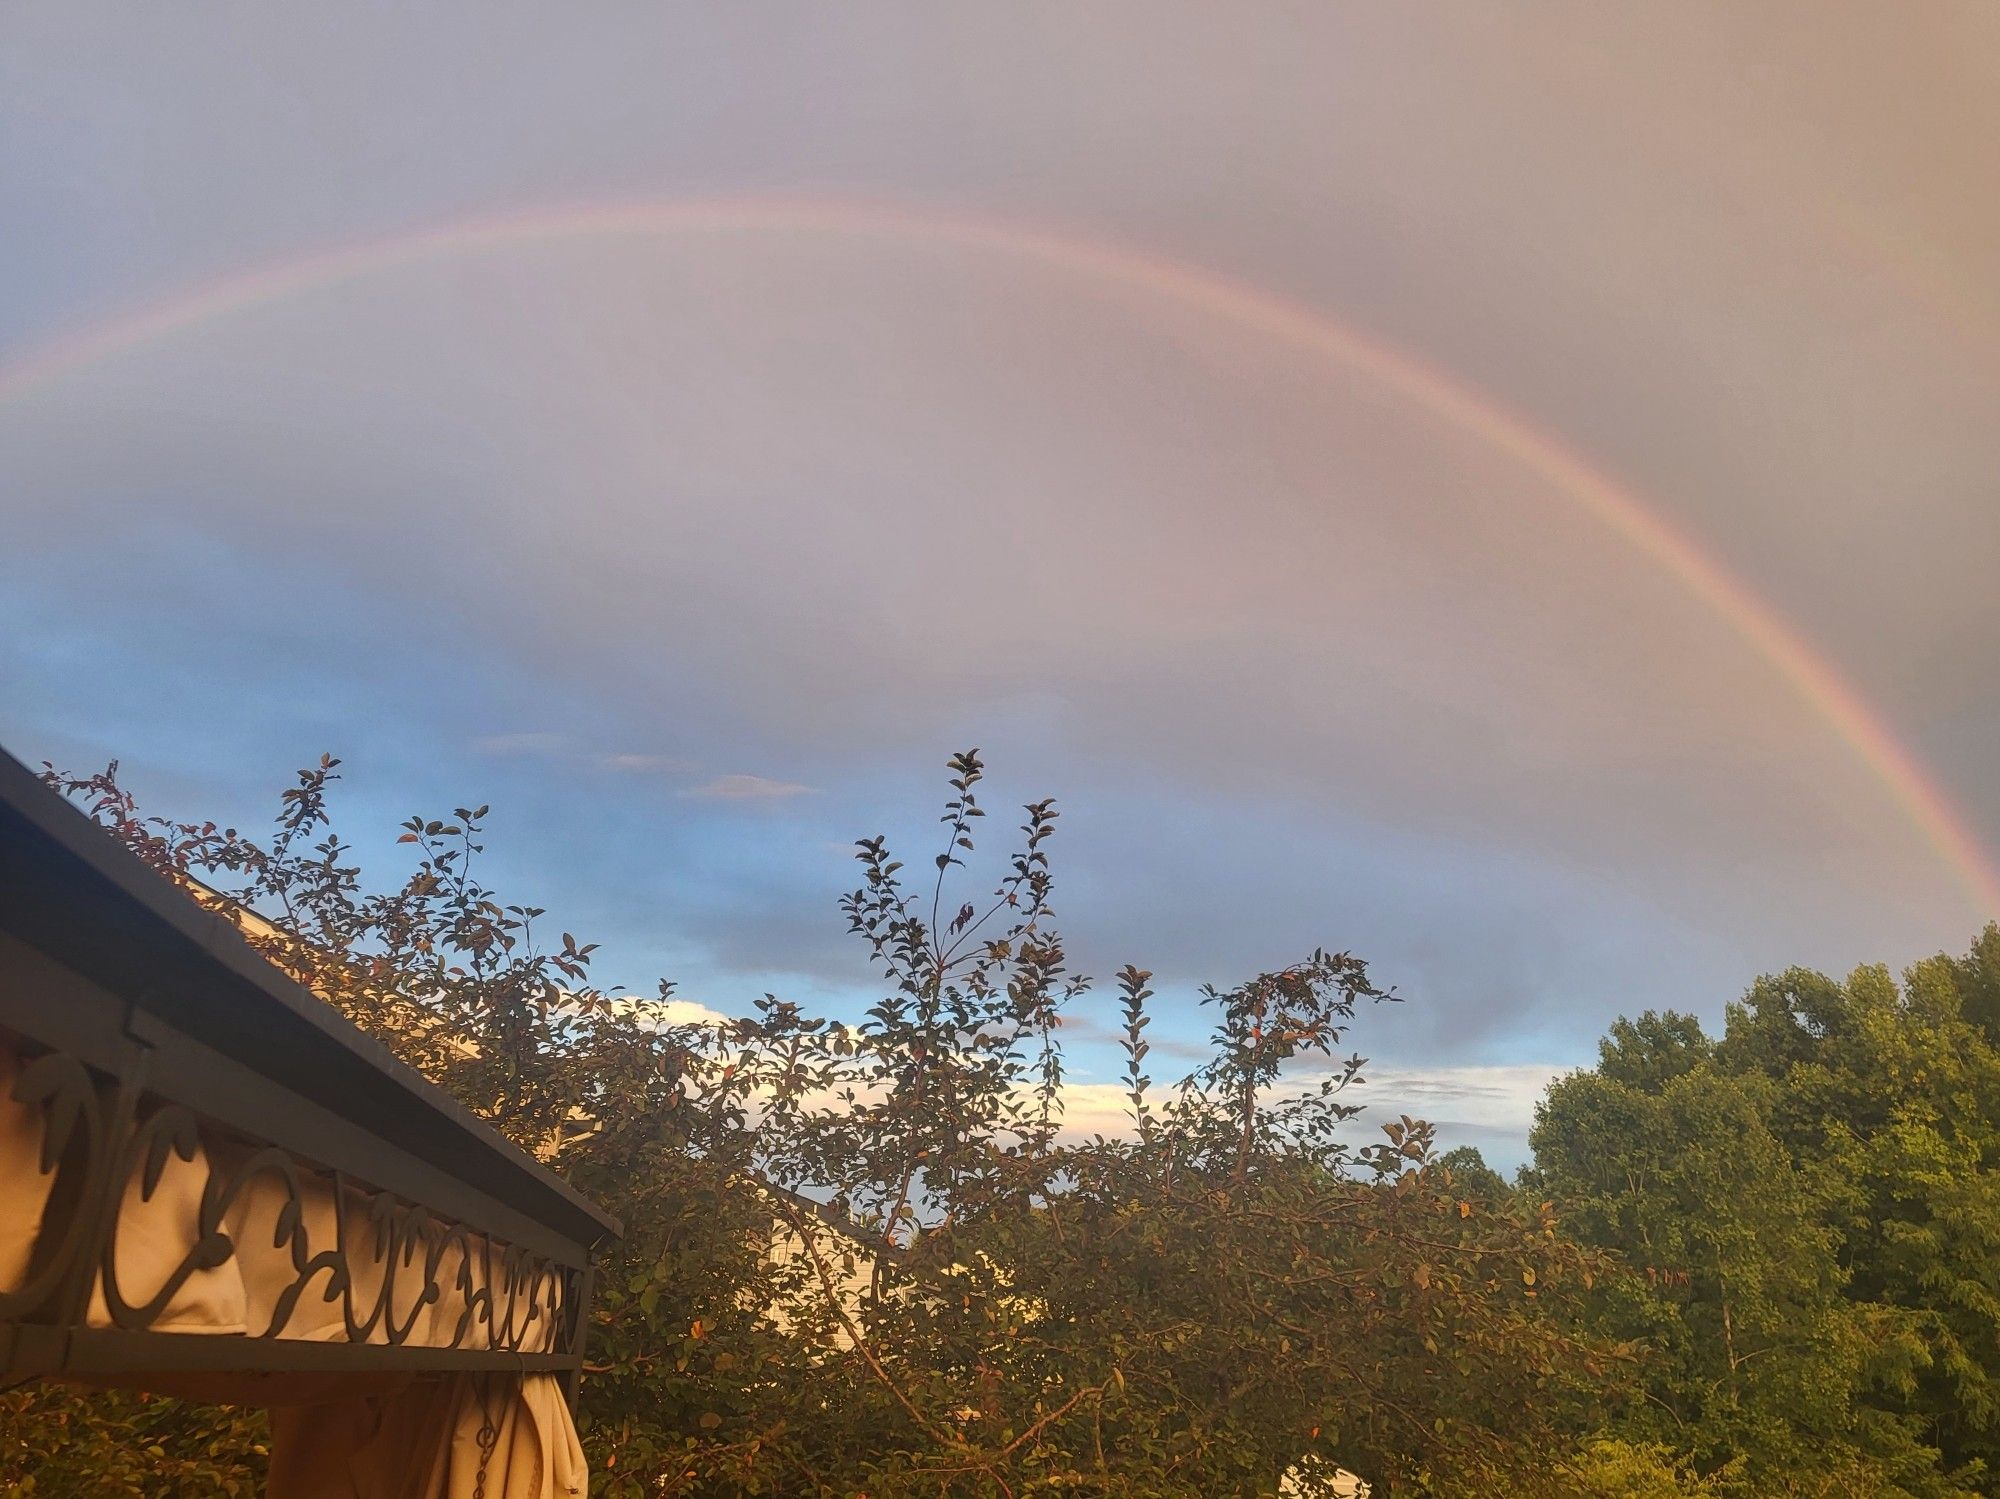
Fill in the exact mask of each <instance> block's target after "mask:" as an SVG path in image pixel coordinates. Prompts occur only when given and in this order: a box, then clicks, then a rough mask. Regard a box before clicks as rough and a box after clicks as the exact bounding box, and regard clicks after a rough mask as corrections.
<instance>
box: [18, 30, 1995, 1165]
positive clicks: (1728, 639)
mask: <svg viewBox="0 0 2000 1499" xmlns="http://www.w3.org/2000/svg"><path fill="white" fill-rule="evenodd" d="M1996 48H2000V12H1996V11H1995V10H1993V9H1992V8H1990V7H1986V6H1982V5H1947V4H1933V5H1929V6H1926V7H1923V8H1922V9H1921V10H1918V11H1914V12H1913V11H1909V10H1904V9H1901V8H1888V7H1880V6H1849V5H1844V4H1826V3H1818V0H1816V3H1813V4H1810V5H1806V4H1799V5H1781V4H1772V3H1759V4H1752V5H1740V4H1729V5H1723V4H1712V5H1702V4H1696V5H1686V6H1675V7H1671V8H1668V7H1643V8H1640V7H1619V8H1612V7H1600V6H1594V5H1580V4H1579V5H1569V4H1559V3H1549V4H1544V5H1540V6H1536V7H1532V8H1522V7H1516V6H1511V5H1497V4H1481V5H1446V4H1440V5H1432V6H1426V7H1421V8H1415V7H1410V8H1406V7H1375V6H1359V5H1350V6H1338V5H1337V6H1320V5H1314V6H1302V5H1258V4H1252V5H1237V6H1230V7H1216V6H1207V5H1196V4H1189V5H1160V4H1149V5H1146V6H1134V5H1122V4H1111V3H1107V4H1099V5H1092V6H1087V7H1076V6H1030V5H1016V6H1008V7H936V6H915V5H899V6H886V5H874V4H860V5H851V6H843V7H839V8H833V9H830V8H825V7H803V6H797V7H793V6H771V5H759V4H747V5H745V4H729V5H720V4H692V5H678V6H651V7H637V6H632V7H597V8H591V7H585V8H576V7H563V8H559V9H556V8H550V7H546V6H529V5H511V4H507V3H495V0H483V3H481V4H480V5H478V6H476V7H474V6H457V5H451V4H440V5H434V6H427V7H423V8H421V11H420V12H410V11H408V9H407V8H403V7H389V6H369V5H357V6H348V7H340V8H336V9H324V8H322V9H319V10H311V9H308V8H305V7H296V6H282V5H281V6H272V5H249V4H244V5H218V4H193V5H187V6H177V7H173V8H171V9H152V10H148V9H144V8H140V9H133V8H129V7H127V8H113V7H109V6H102V5H93V4H83V5H77V4H68V3H63V4H58V3H41V0H25V3H19V4H14V5H11V6H9V7H7V8H6V10H5V12H4V14H0V474H4V475H5V480H4V486H0V744H4V745H5V747H6V748H7V749H8V750H9V751H10V752H11V753H13V754H14V755H15V756H17V757H18V758H21V759H23V760H25V761H29V762H31V763H35V762H40V761H42V760H52V761H55V762H56V763H58V764H60V765H63V766H65V767H67V768H76V769H82V768H89V767H95V766H98V765H101V764H102V763H103V762H104V761H106V760H108V759H111V758H114V757H115V758H117V759H118V760H119V761H120V762H121V764H122V767H123V773H124V775H125V777H126V778H127V780H128V781H129V782H130V783H131V784H132V785H133V786H134V787H135V788H136V789H137V790H138V791H139V792H140V793H141V794H142V796H143V797H144V799H145V800H146V801H147V802H148V803H149V804H150V805H151V806H153V807H154V808H155V809H156V810H160V811H168V812H173V813H175V814H178V815H187V816H202V817H210V816H212V817H215V818H217V819H218V820H233V821H242V822H246V823H254V822H257V821H259V820H261V819H263V818H265V817H266V816H268V815H269V812H270V810H271V809H272V807H273V805H274V799H275V796H276V793H277V791H278V789H279V788H280V787H281V786H282V785H283V784H284V783H285V782H286V781H287V779H288V778H289V775H290V772H291V770H292V769H293V768H294V767H296V766H298V765H301V764H304V763H306V762H307V761H308V760H311V759H315V758H317V756H318V755H319V754H320V753H321V752H322V751H331V752H333V753H335V754H338V755H340V756H341V757H343V759H344V761H345V764H344V766H343V770H344V773H345V779H344V781H343V782H342V785H341V789H340V796H339V799H338V802H337V809H338V813H339V821H340V823H341V825H342V828H343V830H344V831H345V832H346V834H347V835H348V836H349V837H352V838H354V839H356V841H357V842H358V843H359V844H360V846H361V847H362V849H363V851H364V853H365V854H366V855H367V856H368V857H369V860H370V862H371V864H373V865H375V866H376V867H377V868H380V869H382V870H384V871H391V870H394V869H395V868H396V867H397V866H396V864H395V860H396V859H397V858H398V854H397V852H396V850H395V847H394V844H393V838H394V834H395V824H396V823H397V822H399V821H400V820H401V819H402V818H404V817H406V816H408V815H410V814H412V813H414V812H419V811H422V812H425V813H426V814H433V813H437V812H442V811H448V810H449V809H450V808H451V807H452V806H455V805H469V804H475V803H479V802H486V803H490V804H491V805H492V807H493V809H494V811H493V814H492V817H491V820H490V833H491V836H490V838H489V840H488V853H487V855H486V858H487V861H488V862H487V868H488V873H489V875H490V878H491V881H492V883H494V884H495V885H497V886H498V887H500V888H501V889H502V890H503V892H505V893H507V894H508V895H509V896H510V897H512V898H516V899H520V900H524V901H530V902H532V903H534V904H538V905H542V906H546V907H547V908H549V909H550V911H551V912H552V913H554V914H555V915H556V916H557V917H559V918H560V919H561V921H562V923H563V925H565V926H566V927H568V928H569V929H570V930H572V931H575V932H576V933H578V934H579V936H581V937H584V938H586V939H588V940H595V941H598V942H600V943H601V944H602V947H601V949H600V956H599V973H600V977H602V978H603V979H604V980H605V981H607V982H615V983H623V984H625V985H628V986H629V987H631V988H633V989H636V990H640V991H650V990H651V988H652V986H653V984H654V981H655V980H656V979H657V978H658V977H660V976H663V975H664V976H668V977H671V978H673V979H674V980H675V981H676V982H677V983H678V984H679V986H680V992H681V993H682V994H683V995H685V996H687V997H688V998H689V999H690V1000H692V1001H695V1002H697V1003H700V1004H702V1005H706V1006H708V1007H710V1008H712V1009H714V1010H717V1011H720V1012H723V1013H731V1014H733V1013H743V1012H744V1011H746V1010H747V1008H748V1005H749V1004H750V1002H751V1000H752V999H754V997H755V996H757V995H758V994H761V993H763V992H765V991H767V990H769V991H775V992H778V993H781V994H783V995H785V996H786V997H790V998H794V999H798V1000H800V1001H801V1002H804V1003H807V1004H809V1005H812V1006H817V1007H824V1008H825V1009H827V1010H830V1011H833V1012H835V1013H853V1012H855V1011H857V1010H858V1008H859V1007H860V1006H862V1005H864V1004H865V1003H866V1002H867V998H868V980H869V975H868V972H867V969H866V966H865V963H864V961H863V959H864V956H865V954H863V953H862V952H861V951H860V950H859V949H858V948H857V947H856V945H855V943H854V941H853V939H851V938H848V937H847V936H846V935H845V932H844V930H843V923H842V921H841V919H840V918H839V916H838V913H837V910H836V905H835V903H836V900H837V897H838V896H839V895H840V894H841V893H842V892H843V891H844V890H846V889H847V888H849V885H850V883H851V882H852V880H853V879H854V877H855V873H854V871H855V866H854V865H853V864H852V861H851V855H852V845H853V841H854V840H855V839H857V838H860V837H863V836H869V835H874V834H877V833H883V834H887V835H889V836H890V838H891V840H892V842H893V843H895V844H896V845H897V846H898V847H899V848H900V849H902V850H903V851H904V852H905V855H906V857H910V859H911V862H912V863H913V864H919V863H926V862H927V861H928V859H929V857H930V855H931V853H932V852H934V850H933V849H932V848H931V844H932V843H933V842H934V841H935V839H936V836H937V825H936V822H935V816H936V810H937V804H938V803H939V802H940V801H941V800H942V798H943V795H944V785H943V777H944V772H943V764H944V761H945V759H946V758H947V757H948V756H949V755H950V754H951V753H952V752H953V751H955V750H958V749H961V748H965V747H969V746H978V747H980V748H981V750H982V751H983V752H984V754H985V757H986V759H987V761H988V762H989V765H990V767H991V772H990V778H989V780H988V782H987V783H986V787H985V790H986V793H987V802H988V805H989V806H991V807H993V808H994V809H995V815H993V816H991V817H989V819H988V822H987V838H986V840H985V841H984V842H983V843H982V846H981V849H980V850H979V856H980V858H981V859H985V858H988V857H991V858H993V859H995V860H997V859H999V858H1000V857H1001V856H1002V855H1003V854H1004V852H1005V848H1004V844H1005V836H1004V835H1005V834H1006V833H1007V832H1009V831H1010V830H1011V828H1012V826H1013V824H1012V821H1011V820H1010V819H1009V818H1007V817H1005V816H1002V815H999V814H1000V813H1001V812H1002V811H1004V810H1005V809H1006V808H1008V807H1010V806H1016V805H1018V804H1019V803H1021V802H1024V801H1027V800H1030V799H1037V798H1040V797H1043V796H1053V797H1055V798H1056V799H1057V803H1058V806H1059V807H1060V808H1061V809H1062V814H1063V815H1062V821H1061V829H1062V831H1061V834H1060V836H1059V837H1058V839H1057V843H1056V850H1055V862H1056V874H1057V882H1058V883H1057V909H1058V912H1059V915H1060V918H1061V924H1062V926H1063V929H1064V931H1065V933H1066V935H1067V936H1068V939H1069V943H1070V948H1071V952H1072V954H1073V956H1074V958H1075V960H1076V964H1077V966H1078V967H1080V968H1081V969H1083V970H1084V971H1086V972H1090V973H1094V974H1097V975H1100V976H1105V977H1106V978H1107V979H1108V975H1110V974H1111V973H1112V972H1113V971H1115V970H1116V969H1117V968H1118V967H1119V966H1120V965H1122V964H1124V963H1126V962H1135V963H1138V964H1140V965H1141V966H1144V967H1147V968H1150V969H1152V970H1154V971H1155V972H1156V973H1157V974H1158V975H1159V977H1158V980H1157V985H1158V987H1159V989H1160V991H1161V994H1160V999H1159V1001H1158V1004H1159V1006H1160V1010H1159V1019H1158V1020H1157V1022H1156V1024H1155V1027H1154V1030H1153V1032H1152V1035H1153V1037H1154V1038H1155V1041H1156V1045H1157V1046H1158V1047H1159V1051H1158V1053H1156V1056H1155V1059H1154V1060H1155V1062H1156V1064H1157V1063H1159V1062H1161V1061H1162V1060H1169V1061H1175V1062H1178V1063H1179V1064H1180V1065H1191V1059H1192V1057H1193V1056H1194V1055H1195V1048H1196V1047H1197V1046H1198V1043H1199V1042H1200V1040H1201V1037H1202V1035H1203V1033H1204V1031H1205V1028H1206V1022H1205V1020H1204V1017H1203V1014H1202V1011H1201V1007H1200V1005H1199V1003H1198V990H1199V987H1200V986H1201V985H1202V984H1204V983H1215V984H1218V985H1227V984H1229V983H1231V982H1234V981H1237V980H1240V979H1242V978H1246V977H1248V976H1249V975H1251V974H1253V973H1255V972H1257V971H1259V970H1261V969H1267V968H1272V967H1279V966H1283V965H1284V964H1286V963H1288V962H1289V961H1291V960H1293V959H1295V958H1297V957H1300V956H1303V955H1304V954H1305V953H1307V952H1310V951H1311V950H1312V949H1313V948H1314V947H1316V946H1325V947H1327V948H1330V949H1344V950H1351V951H1354V952H1356V953H1358V954H1360V955H1361V956H1363V957H1365V958H1367V959H1368V960H1369V962H1370V963H1371V965H1372V966H1373V971H1374V974H1375V976H1376V978H1377V979H1378V981H1380V982H1383V983H1385V984H1392V985H1394V986H1395V988H1396V990H1397V992H1398V994H1399V995H1400V996H1401V998H1402V999H1403V1001H1404V1002H1403V1003H1401V1004H1398V1005H1394V1006H1388V1007H1382V1008H1379V1009H1375V1010H1371V1011H1369V1012H1365V1013H1364V1014H1363V1015H1362V1016H1360V1017H1359V1020H1358V1023H1357V1025H1356V1027H1355V1030H1354V1033H1353V1036H1352V1041H1353V1044H1354V1046H1355V1047H1356V1048H1358V1049H1359V1050H1361V1051H1362V1052H1363V1053H1364V1054H1367V1055H1369V1056H1370V1057H1372V1058H1374V1059H1376V1061H1375V1065H1374V1066H1372V1067H1371V1068H1370V1069H1369V1070H1368V1072H1367V1074H1366V1075H1367V1076H1368V1077H1369V1078H1370V1081H1369V1083H1368V1084H1367V1085H1366V1088H1365V1089H1364V1095H1365V1096H1364V1101H1366V1102H1368V1103H1369V1104H1370V1111H1371V1114H1376V1115H1380V1114H1385V1113H1386V1114H1394V1113H1396V1112H1403V1111H1408V1112H1412V1113H1422V1114H1425V1115H1427V1116H1429V1117H1431V1118H1434V1119H1436V1120H1438V1121H1439V1123H1440V1134H1441V1136H1442V1138H1443V1139H1444V1141H1445V1143H1446V1144H1456V1143H1475V1144H1479V1145H1480V1146H1481V1147H1482V1148H1483V1149H1485V1150H1486V1151H1487V1152H1488V1154H1489V1156H1491V1157H1493V1158H1494V1159H1496V1160H1499V1161H1502V1162H1513V1161H1517V1160H1519V1159H1520V1157H1521V1154H1522V1151H1523V1141H1524V1139H1525V1135H1526V1131H1527V1128H1528V1124H1529V1121H1530V1117H1531V1113H1532V1107H1533V1102H1534V1099H1535V1097H1536V1096H1537V1094H1538V1092H1539V1090H1540V1088H1541V1087H1542V1086H1543V1084H1544V1083H1545V1082H1546V1080H1547V1079H1548V1078H1549V1077H1550V1076H1551V1075H1553V1074H1555V1073H1557V1072H1560V1071H1562V1070H1564V1069H1566V1068H1569V1067H1574V1066H1578V1065H1584V1064H1587V1063H1588V1062H1589V1061H1590V1060H1591V1059H1592V1057H1593V1056H1594V1050H1595V1040H1596V1038H1597V1037H1598V1036H1599V1035H1600V1034H1602V1032H1603V1030H1604V1029H1605V1027H1606V1026H1607V1025H1608V1024H1609V1023H1610V1022H1611V1021H1612V1020H1613V1019H1614V1018H1615V1017H1617V1016H1618V1015H1620V1014H1625V1013H1634V1012H1637V1011H1639V1010H1642V1009H1646V1008H1655V1007H1667V1006H1671V1007H1675V1008H1679V1009H1683V1010H1692V1011H1694V1012H1695V1013H1697V1014H1700V1015H1702V1016H1703V1017H1704V1018H1705V1019H1708V1020H1710V1021H1719V1019H1720V1017H1721V1015H1722V1013H1723V1009H1724V1007H1725V1005H1726V1004H1727V1003H1728V1002H1729V1001H1730V1000H1731V999H1733V998H1735V997H1736V996H1738V995H1739V994H1740V993H1741V992H1742V991H1743V989H1744V988H1746V987H1747V985H1748V984H1749V982H1750V981H1751V980H1752V979H1753V978H1754V977H1755V976H1756V975H1757V974H1759V973H1761V972H1768V971H1774V970H1777V969H1781V968H1784V967H1787V966H1790V965H1792V964H1805V965H1808V966H1813V967H1817V968H1820V969H1823V970H1827V971H1832V972H1836V973H1838V972H1844V971H1846V970H1847V969H1848V968H1850V967H1852V966H1853V965H1855V964H1857V963H1861V962H1878V961H1879V962H1887V963H1889V964H1891V965H1892V966H1896V967H1900V966H1902V965H1905V964H1907V963H1909V962H1911V961H1913V960H1915V959H1916V958H1918V957H1921V956H1923V955H1925V954H1927V953H1930V952H1934V951H1937V950H1940V949H1950V950H1959V949H1962V948H1963V947H1964V946H1965V945H1966V944H1967V942H1968V940H1969V939H1970V938H1971V936H1972V935H1973V934H1974V932H1975V931H1976V930H1977V929H1978V927H1979V926H1980V925H1981V924H1982V923H1983V922H1984V921H1985V920H1987V919H1990V918H1992V917H1994V916H1995V915H2000V894H1996V892H2000V877H1996V875H1995V872H1994V871H1995V865H1996V853H2000V777H1996V776H1995V775H1994V773H1993V767H1994V765H1995V764H1996V763H2000V692H1996V691H1995V687H1994V683H1995V679H1996V673H1995V669H1994V663H1995V662H1996V660H2000V589H1996V588H1995V587H1994V586H1993V584H1994V577H1995V570H1996V569H1995V563H1996V559H2000V503H1996V494H1995V487H1994V486H1995V480H1994V475H1995V474H1996V473H2000V278H1996V276H1995V275H1994V267H1995V266H1996V264H2000V196H1996V195H1995V194H1994V193H1993V192H1992V190H1991V185H1992V183H1993V182H1994V181H1995V180H1996V179H2000V89H1996V88H1994V87H1993V86H1992V83H1993V79H1992V63H1991V59H1992V58H1993V57H1994V56H1995V55H2000V53H1996ZM969 878H972V879H974V880H975V882H976V881H978V880H983V879H986V878H988V875H987V872H986V870H985V868H984V867H983V866H979V865H976V866H975V868H974V869H973V870H972V871H971V873H970V875H969ZM1109 988H1110V986H1109V984H1108V982H1106V983H1104V984H1103V985H1101V986H1100V988H1099V989H1098V990H1097V991H1094V992H1093V993H1092V994H1091V995H1089V996H1086V998H1085V999H1084V1000H1083V1001H1081V1002H1080V1004H1079V1007H1078V1015H1077V1020H1078V1023H1077V1025H1076V1026H1075V1027H1074V1029H1073V1031H1072V1033H1071V1034H1072V1038H1073V1039H1072V1045H1071V1060H1072V1065H1073V1068H1074V1075H1075V1076H1076V1078H1077V1081H1078V1088H1077V1091H1076V1093H1075V1095H1074V1103H1073V1108H1074V1111H1075V1117H1076V1118H1077V1119H1078V1120H1079V1121H1084V1122H1092V1123H1094V1122H1097V1121H1099V1120H1100V1119H1101V1120H1103V1121H1105V1122H1106V1123H1107V1127H1108V1126H1109V1125H1110V1124H1112V1123H1115V1114H1114V1113H1113V1112H1112V1110H1111V1106H1110V1105H1109V1103H1108V1102H1107V1098H1106V1095H1107V1093H1108V1089H1107V1088H1106V1086H1105V1085H1106V1084H1108V1083H1109V1082H1110V1080H1111V1079H1112V1078H1113V1077H1114V1076H1115V1073H1116V1071H1117V1067H1118V1060H1117V1057H1116V1056H1115V1054H1114V1053H1113V1052H1111V1051H1110V1050H1109V1049H1108V1047H1107V1045H1106V1043H1105V1041H1104V1040H1103V1039H1102V1037H1103V1034H1104V1032H1105V1029H1106V1028H1107V1027H1108V1026H1110V1025H1111V1024H1112V1022H1113V1020H1114V1018H1115V1008H1114V1004H1113V1001H1112V998H1111V996H1110V993H1109ZM1154 1070H1155V1071H1156V1073H1157V1072H1161V1071H1163V1069H1162V1068H1161V1067H1160V1066H1158V1065H1156V1066H1155V1069H1154Z"/></svg>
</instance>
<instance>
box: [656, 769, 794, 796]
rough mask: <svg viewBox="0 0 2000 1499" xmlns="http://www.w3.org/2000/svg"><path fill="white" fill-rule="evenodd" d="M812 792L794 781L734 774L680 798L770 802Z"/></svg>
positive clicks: (721, 777)
mask: <svg viewBox="0 0 2000 1499" xmlns="http://www.w3.org/2000/svg"><path fill="white" fill-rule="evenodd" d="M811 790H812V787H810V786H801V785H799V784H798V783H797V782H795V781H773V780H768V779H766V778H765V777H763V776H753V775H744V774H742V773H740V772H739V773H735V774H731V775H726V776H717V777H716V778H715V779H714V780H712V781H710V782H708V783H707V784H705V785H701V786H693V787H690V788H689V789H688V790H686V791H683V792H682V793H681V795H682V796H698V797H703V798H705V799H707V800H710V801H726V802H740V801H772V800H777V799H780V798H783V797H787V796H804V795H806V794H807V793H808V792H810V791H811Z"/></svg>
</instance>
